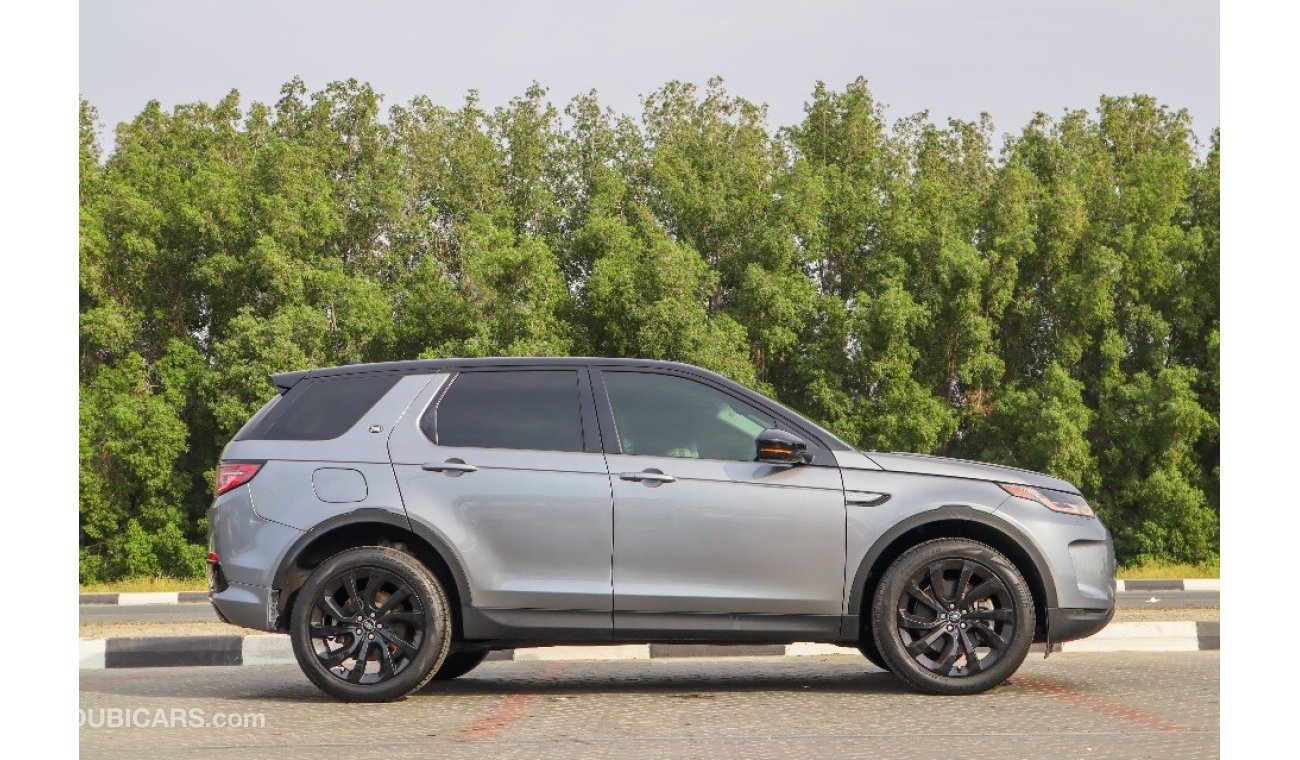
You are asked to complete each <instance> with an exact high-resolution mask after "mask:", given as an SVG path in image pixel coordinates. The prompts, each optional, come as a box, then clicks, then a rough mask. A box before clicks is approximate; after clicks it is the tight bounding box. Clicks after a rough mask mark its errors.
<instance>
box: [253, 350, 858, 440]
mask: <svg viewBox="0 0 1300 760" xmlns="http://www.w3.org/2000/svg"><path fill="white" fill-rule="evenodd" d="M481 367H654V368H659V369H671V370H676V371H678V372H685V373H689V374H692V375H696V376H697V377H705V378H711V379H713V380H714V381H716V382H719V383H722V384H723V385H724V386H727V387H729V388H731V389H733V390H734V391H735V392H736V393H739V394H740V395H741V396H743V397H747V398H749V399H750V400H752V401H754V402H756V403H758V404H759V406H760V407H761V406H767V407H775V408H776V409H779V410H782V411H784V412H786V415H785V416H791V415H793V421H797V422H799V423H801V424H800V427H808V428H811V429H812V430H813V431H814V432H815V433H816V434H817V437H820V438H821V439H822V440H823V442H824V443H825V444H826V445H828V447H829V448H832V449H842V450H845V451H851V450H852V447H851V446H849V444H847V443H845V442H844V441H842V440H840V439H839V438H837V437H836V436H835V434H834V433H831V432H830V431H828V430H826V429H824V428H822V427H821V426H819V425H817V424H816V423H815V422H812V421H811V420H809V419H807V418H806V417H804V416H803V415H801V414H799V413H798V412H796V411H794V410H793V409H789V408H787V407H785V406H784V405H782V404H781V403H780V402H778V401H775V400H773V399H770V398H768V397H766V396H764V395H762V394H760V393H757V392H755V391H753V390H751V389H749V388H746V387H745V386H743V385H741V384H739V383H737V382H735V381H734V380H730V379H728V378H726V377H723V376H722V375H719V374H718V373H716V372H712V371H710V370H707V369H704V368H703V367H697V366H695V365H693V364H683V363H682V362H670V361H663V360H661V359H612V358H608V357H600V356H489V357H484V358H479V359H413V360H410V361H401V362H374V363H371V364H344V365H341V366H338V367H320V368H317V369H304V370H298V371H297V372H280V373H278V374H274V375H271V382H273V383H275V386H276V387H277V388H279V389H280V392H281V393H286V392H288V390H289V389H290V388H292V387H294V386H295V385H297V384H298V382H299V381H300V380H303V379H304V378H308V377H312V378H315V377H337V376H341V375H358V374H363V373H365V374H370V373H376V372H401V373H410V374H416V373H425V372H454V371H457V370H462V369H474V368H481Z"/></svg>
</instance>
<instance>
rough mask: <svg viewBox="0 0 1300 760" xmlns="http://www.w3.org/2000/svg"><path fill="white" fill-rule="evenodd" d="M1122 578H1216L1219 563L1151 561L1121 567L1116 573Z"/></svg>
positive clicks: (1149, 579) (1155, 579) (1154, 579)
mask: <svg viewBox="0 0 1300 760" xmlns="http://www.w3.org/2000/svg"><path fill="white" fill-rule="evenodd" d="M1116 575H1117V577H1119V578H1122V579H1124V580H1148V581H1162V580H1173V579H1178V578H1218V577H1219V563H1218V562H1212V563H1207V564H1204V565H1188V564H1175V563H1168V562H1151V563H1148V564H1145V565H1132V566H1130V567H1121V568H1120V569H1119V572H1118V573H1117V574H1116Z"/></svg>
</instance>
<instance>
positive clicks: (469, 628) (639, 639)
mask: <svg viewBox="0 0 1300 760" xmlns="http://www.w3.org/2000/svg"><path fill="white" fill-rule="evenodd" d="M850 617H851V619H849V618H850ZM461 621H462V628H463V630H464V635H465V643H466V644H468V643H470V642H475V643H481V644H491V645H493V646H494V647H495V646H500V645H503V644H511V645H520V646H522V645H524V644H529V645H540V646H545V645H554V644H566V645H580V644H628V643H638V644H640V643H656V644H659V643H690V644H790V643H794V642H797V641H812V642H821V643H828V644H846V645H854V644H856V642H857V616H856V615H855V616H848V617H846V616H840V615H773V614H727V613H721V614H719V613H702V612H625V611H619V612H613V613H611V612H610V611H609V610H538V609H479V608H475V607H462V608H461ZM846 631H847V632H848V633H847V634H846V633H845V632H846Z"/></svg>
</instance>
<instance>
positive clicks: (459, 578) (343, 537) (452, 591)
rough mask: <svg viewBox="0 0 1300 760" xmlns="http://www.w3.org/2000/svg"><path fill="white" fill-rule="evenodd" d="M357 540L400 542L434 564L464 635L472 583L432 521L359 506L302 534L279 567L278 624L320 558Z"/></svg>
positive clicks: (284, 623) (284, 624)
mask: <svg viewBox="0 0 1300 760" xmlns="http://www.w3.org/2000/svg"><path fill="white" fill-rule="evenodd" d="M358 546H398V547H401V548H403V549H405V550H406V551H407V552H408V553H410V554H411V555H412V556H414V557H415V558H416V559H418V560H419V561H420V562H421V563H422V564H424V566H425V567H427V568H429V570H430V572H432V573H433V574H434V577H436V578H437V579H438V581H439V582H441V583H442V585H443V588H444V590H445V591H446V592H447V596H448V601H449V602H450V605H451V608H452V619H453V632H452V633H453V638H460V637H461V635H462V631H461V625H462V622H461V619H462V617H463V615H462V613H461V609H462V607H463V606H468V605H469V603H470V591H469V584H468V582H467V580H466V578H465V573H464V570H463V568H462V566H461V563H460V561H459V559H458V558H457V556H456V553H455V552H454V551H453V550H452V549H451V547H450V546H449V545H448V543H447V542H446V541H445V540H443V539H442V538H441V537H440V536H439V535H438V534H437V533H436V532H434V531H433V530H432V529H431V528H429V527H428V526H425V525H423V524H421V523H418V522H413V521H411V520H408V519H407V517H406V515H404V514H400V513H397V512H393V511H392V510H387V509H358V510H355V511H353V512H347V513H345V514H341V515H336V516H334V517H332V518H330V519H328V520H324V521H322V522H321V523H319V524H318V525H316V526H315V527H313V528H312V529H311V530H309V531H307V532H306V533H304V534H302V535H301V536H299V537H298V539H297V540H296V541H294V543H293V544H292V545H291V546H290V547H289V550H288V551H287V552H285V555H284V557H283V558H282V559H281V560H280V563H279V565H278V566H277V567H276V571H275V575H274V577H273V580H272V588H273V589H275V590H276V592H277V593H278V595H279V596H278V599H277V601H276V609H277V617H276V628H277V629H279V630H286V629H287V628H288V625H289V617H290V615H291V613H292V611H293V605H294V603H295V601H297V595H298V590H299V589H301V588H302V586H303V584H304V583H306V581H307V577H308V576H309V575H311V571H312V570H313V569H315V568H316V567H317V566H318V565H320V563H321V562H324V561H325V560H326V559H328V558H330V557H332V556H334V555H335V554H338V553H339V552H341V551H346V550H347V549H351V548H355V547H358Z"/></svg>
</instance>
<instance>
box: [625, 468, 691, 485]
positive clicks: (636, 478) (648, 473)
mask: <svg viewBox="0 0 1300 760" xmlns="http://www.w3.org/2000/svg"><path fill="white" fill-rule="evenodd" d="M618 477H619V478H620V479H622V480H631V481H633V482H634V483H645V484H647V485H651V484H658V483H672V482H674V481H675V480H677V478H674V477H673V476H672V475H666V474H664V473H662V472H659V471H658V470H642V471H641V472H623V473H619V476H618Z"/></svg>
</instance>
